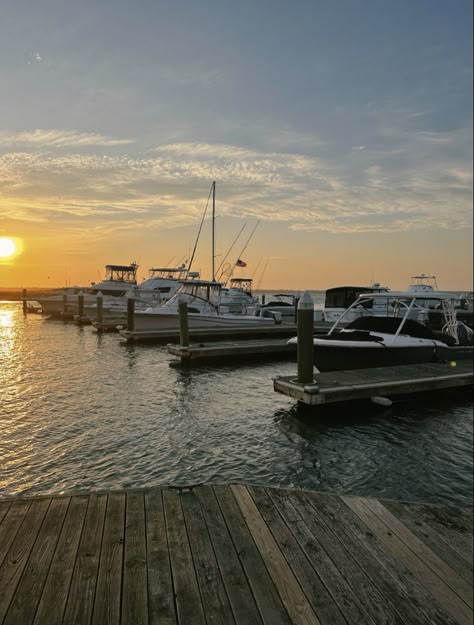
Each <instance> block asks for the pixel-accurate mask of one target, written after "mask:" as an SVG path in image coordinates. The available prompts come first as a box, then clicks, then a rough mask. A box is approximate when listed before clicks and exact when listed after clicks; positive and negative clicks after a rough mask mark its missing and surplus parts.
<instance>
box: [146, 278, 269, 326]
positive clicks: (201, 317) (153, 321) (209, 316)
mask: <svg viewBox="0 0 474 625" xmlns="http://www.w3.org/2000/svg"><path fill="white" fill-rule="evenodd" d="M221 290H222V284H221V283H220V282H215V281H212V280H209V281H208V280H182V281H181V282H180V286H179V288H178V290H177V291H176V293H175V294H174V295H173V297H171V298H170V299H169V300H168V301H167V302H165V303H164V304H162V305H161V306H156V307H150V308H147V309H146V310H139V311H135V315H134V325H135V330H136V331H141V330H149V331H150V330H170V329H172V330H176V329H179V303H180V302H186V304H187V307H188V324H189V328H228V327H246V326H251V327H256V326H262V327H263V326H272V325H275V324H276V323H279V321H281V318H279V316H278V315H275V314H272V315H271V316H268V317H262V316H256V315H255V314H253V315H252V314H230V313H229V312H227V309H228V304H224V306H223V310H221Z"/></svg>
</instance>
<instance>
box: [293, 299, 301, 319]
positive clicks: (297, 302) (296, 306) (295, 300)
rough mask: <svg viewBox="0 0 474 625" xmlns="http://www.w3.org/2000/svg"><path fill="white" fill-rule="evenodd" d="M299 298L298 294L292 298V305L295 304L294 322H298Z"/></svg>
mask: <svg viewBox="0 0 474 625" xmlns="http://www.w3.org/2000/svg"><path fill="white" fill-rule="evenodd" d="M300 299H301V298H300V297H298V296H296V295H295V297H294V298H293V303H294V306H295V318H294V322H295V323H298V304H299V302H300Z"/></svg>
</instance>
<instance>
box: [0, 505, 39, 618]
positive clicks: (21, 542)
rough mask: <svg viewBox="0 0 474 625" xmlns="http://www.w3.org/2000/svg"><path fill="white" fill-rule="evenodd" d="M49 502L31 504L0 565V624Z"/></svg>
mask: <svg viewBox="0 0 474 625" xmlns="http://www.w3.org/2000/svg"><path fill="white" fill-rule="evenodd" d="M50 502H51V500H50V499H37V500H35V501H32V502H31V506H29V508H28V512H27V513H26V515H25V518H24V519H23V523H22V524H21V525H20V528H19V530H18V532H17V533H16V535H15V538H14V539H13V541H12V543H11V545H10V548H9V550H8V552H7V554H6V556H5V558H4V559H3V562H2V564H1V565H0V623H1V622H2V621H3V619H4V618H5V615H6V613H7V610H8V607H9V605H10V601H11V599H12V597H13V595H14V594H15V591H16V588H17V585H18V582H19V580H20V577H21V575H22V573H23V570H24V568H25V566H26V562H27V560H28V557H29V555H30V552H31V549H32V548H33V545H34V543H35V540H36V537H37V535H38V533H39V531H40V529H41V526H42V524H43V520H44V517H45V515H46V512H47V510H48V508H49V505H50Z"/></svg>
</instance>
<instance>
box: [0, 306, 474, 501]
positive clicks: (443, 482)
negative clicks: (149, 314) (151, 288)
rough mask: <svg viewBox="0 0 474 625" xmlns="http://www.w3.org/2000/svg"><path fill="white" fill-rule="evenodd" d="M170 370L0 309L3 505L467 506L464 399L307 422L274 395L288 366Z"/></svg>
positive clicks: (164, 356) (91, 336)
mask: <svg viewBox="0 0 474 625" xmlns="http://www.w3.org/2000/svg"><path fill="white" fill-rule="evenodd" d="M172 360H173V358H172V357H171V356H169V355H168V353H167V352H166V348H165V347H162V346H152V345H148V346H140V345H135V346H129V345H126V344H124V343H123V342H121V339H120V338H119V337H118V335H115V334H108V335H104V336H100V335H98V334H96V333H95V332H94V331H93V330H92V328H78V327H76V326H75V325H72V324H66V323H63V322H58V321H49V320H47V319H45V318H43V317H41V316H40V315H29V316H28V317H26V318H24V317H23V315H22V312H21V304H19V303H5V302H4V303H0V496H7V495H13V494H19V493H22V494H46V493H57V492H69V491H78V490H103V489H117V488H122V487H144V486H152V485H160V484H174V485H177V484H190V483H194V484H195V483H203V482H212V481H216V482H223V481H225V482H247V483H254V484H261V485H272V486H284V487H299V488H310V489H317V490H324V491H331V492H335V493H339V494H343V493H346V494H349V493H351V494H358V495H372V496H377V497H388V498H394V499H409V500H421V501H431V502H441V503H454V504H457V505H461V506H466V507H467V506H471V505H472V469H473V467H472V465H473V455H472V451H473V447H472V444H473V438H472V437H473V427H472V420H473V402H472V397H471V394H470V393H465V392H463V394H462V395H460V396H457V395H453V394H449V395H448V394H445V395H436V396H431V398H430V399H426V398H425V399H423V400H418V401H413V400H412V401H409V402H400V403H398V402H397V403H394V404H393V406H391V407H390V408H381V407H375V406H372V405H364V406H363V407H362V408H361V407H360V405H359V406H358V407H357V412H356V407H355V406H346V407H344V408H342V409H334V408H333V409H330V410H324V411H323V412H322V413H320V412H318V413H315V412H314V411H311V410H308V409H307V408H306V409H305V408H298V407H297V406H296V404H295V403H294V402H293V401H292V400H289V399H288V398H286V397H283V396H281V395H278V394H277V393H275V392H274V391H273V386H272V377H273V376H275V375H290V374H291V373H293V372H294V371H295V364H294V363H292V362H273V363H268V364H259V365H255V364H254V365H252V364H249V365H247V366H246V365H239V366H238V367H234V366H225V367H222V366H220V367H206V368H199V369H192V370H186V369H182V368H180V367H171V366H170V362H171V361H172Z"/></svg>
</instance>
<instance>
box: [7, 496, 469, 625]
mask: <svg viewBox="0 0 474 625" xmlns="http://www.w3.org/2000/svg"><path fill="white" fill-rule="evenodd" d="M0 515H2V516H1V517H0V555H1V554H3V556H2V559H1V561H0V623H1V624H2V625H191V624H192V625H468V624H469V625H471V624H472V603H473V602H472V594H471V592H470V589H471V586H470V573H471V571H472V552H471V553H467V552H466V550H465V547H466V545H468V544H469V540H470V538H471V537H472V515H470V514H469V513H468V512H467V511H465V510H462V509H458V508H455V507H452V506H441V505H438V506H436V505H430V504H418V503H404V502H390V501H384V500H378V499H370V498H365V497H352V496H347V495H344V496H338V495H332V494H328V493H317V492H312V491H297V490H283V489H277V488H269V487H261V486H246V485H238V484H234V485H225V484H221V485H218V484H214V485H200V486H190V487H186V488H184V487H182V488H178V489H176V488H151V489H143V490H134V491H118V492H110V493H95V494H89V495H69V496H48V497H38V498H34V497H33V498H24V499H23V498H12V499H6V500H0ZM452 538H456V541H455V542H456V544H455V545H454V546H453V544H452V542H451V539H452ZM2 539H4V540H2ZM458 550H460V551H461V552H463V553H464V555H463V557H461V556H460V555H459V553H458Z"/></svg>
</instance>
